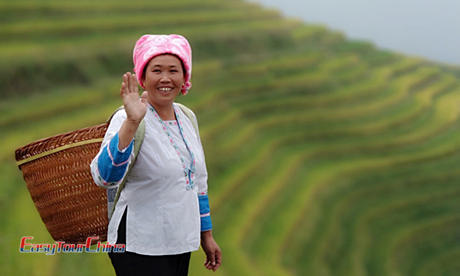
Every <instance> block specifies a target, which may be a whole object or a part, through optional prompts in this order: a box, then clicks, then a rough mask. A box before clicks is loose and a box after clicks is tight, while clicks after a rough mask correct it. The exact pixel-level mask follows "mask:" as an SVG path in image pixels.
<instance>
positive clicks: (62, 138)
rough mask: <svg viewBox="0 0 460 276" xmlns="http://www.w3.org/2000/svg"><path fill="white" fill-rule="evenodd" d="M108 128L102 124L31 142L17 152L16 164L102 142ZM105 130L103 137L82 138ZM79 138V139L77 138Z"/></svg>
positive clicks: (105, 124)
mask: <svg viewBox="0 0 460 276" xmlns="http://www.w3.org/2000/svg"><path fill="white" fill-rule="evenodd" d="M107 127H108V124H107V123H102V124H98V125H94V126H90V127H85V128H81V129H77V130H73V131H69V132H65V133H61V134H57V135H54V136H50V137H47V138H42V139H39V140H36V141H34V142H31V143H29V144H27V145H25V146H22V147H19V148H17V149H16V150H15V157H16V158H15V159H16V161H17V162H16V164H17V165H18V166H19V165H22V164H24V163H27V162H30V161H32V160H35V159H38V158H41V157H44V156H47V155H50V154H53V153H56V152H59V151H62V150H65V149H68V148H73V147H77V146H83V145H86V144H91V143H98V142H102V140H103V136H104V133H105V131H106V128H107ZM101 130H104V133H101V135H93V136H92V137H90V136H89V137H82V135H84V134H85V133H88V134H89V133H91V132H93V131H101ZM77 137H78V138H77ZM54 141H59V142H60V143H59V144H58V143H54V144H53V142H54ZM37 146H39V147H42V150H39V151H38V152H36V153H35V154H33V155H29V154H26V152H27V151H28V150H29V149H32V148H34V147H37Z"/></svg>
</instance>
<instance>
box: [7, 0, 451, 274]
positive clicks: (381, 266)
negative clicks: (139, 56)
mask: <svg viewBox="0 0 460 276" xmlns="http://www.w3.org/2000/svg"><path fill="white" fill-rule="evenodd" d="M0 12H1V14H2V15H4V16H2V18H0V22H1V23H2V24H1V26H0V37H1V38H2V41H3V43H2V45H0V50H1V51H0V95H1V96H2V101H1V102H0V111H1V113H2V116H1V118H0V133H1V134H2V135H1V137H2V139H3V143H2V144H1V145H0V165H1V166H0V181H1V182H0V183H1V185H0V207H1V210H2V211H3V212H1V213H0V219H1V221H3V223H2V224H1V226H0V233H1V235H0V237H1V238H0V245H1V250H0V256H1V257H2V258H0V268H1V270H2V272H3V273H4V274H5V275H61V274H66V275H113V270H112V268H111V265H110V261H109V259H108V258H107V256H105V255H104V254H59V255H56V256H44V255H37V254H21V253H19V252H18V247H19V240H20V238H21V236H24V235H32V236H34V238H35V240H34V241H35V242H40V243H51V242H53V241H52V239H51V237H50V236H49V234H48V233H47V230H46V229H45V227H44V225H43V223H42V222H41V219H40V217H39V215H38V213H37V212H36V210H35V208H34V206H33V203H32V201H31V199H30V196H29V194H28V192H27V189H26V188H25V184H24V181H23V180H22V177H21V175H20V172H19V171H18V170H17V168H16V166H15V164H14V160H13V152H14V149H15V148H17V147H20V146H22V145H24V144H26V143H28V142H31V141H33V140H36V139H40V138H43V137H46V136H50V135H54V134H57V133H60V132H64V131H70V130H74V129H76V128H79V127H85V126H89V125H93V124H97V123H100V122H103V121H104V120H105V119H106V118H107V116H108V115H110V114H111V112H112V111H113V110H114V109H115V108H116V107H118V106H119V105H120V104H121V101H120V99H119V96H118V92H117V91H119V83H120V77H121V75H122V73H124V72H125V71H128V70H130V68H132V64H131V60H130V57H131V51H132V47H133V44H134V42H135V40H136V39H137V38H138V37H139V36H140V35H141V34H143V33H181V34H183V35H185V36H187V37H188V38H189V40H190V42H191V44H192V48H193V49H194V71H193V74H194V76H193V88H192V90H191V93H190V94H189V95H187V96H185V97H179V98H178V101H179V102H183V103H185V104H187V105H188V106H190V107H191V108H192V109H194V111H195V112H196V114H197V115H198V119H199V123H200V132H201V136H202V141H203V144H204V147H205V152H206V157H207V165H208V171H209V193H210V198H211V209H212V213H213V216H212V217H213V224H214V235H215V238H216V240H217V241H218V242H219V244H220V246H221V247H222V249H223V252H224V265H223V266H222V268H221V269H220V270H219V271H218V272H217V273H211V272H207V271H205V269H204V268H203V266H202V263H203V261H204V254H203V252H202V251H199V252H195V253H194V254H192V260H191V267H190V275H208V274H209V275H434V274H442V275H455V274H456V272H457V271H458V269H459V267H458V264H457V262H456V260H457V259H458V257H459V256H460V242H459V241H460V236H459V233H460V232H459V229H460V216H459V214H460V212H459V211H460V186H459V185H458V183H459V180H460V174H459V173H458V170H456V167H457V164H458V163H459V161H460V154H459V152H460V142H458V141H460V131H458V129H459V126H460V121H459V118H460V114H459V109H458V104H457V103H458V102H459V100H460V81H459V79H458V76H459V73H458V72H460V69H459V68H453V67H448V66H444V65H442V64H435V63H433V62H428V61H425V60H421V59H417V58H410V57H405V56H401V55H397V54H393V53H391V52H387V51H382V50H378V49H375V48H374V47H373V46H372V45H371V44H369V43H366V42H360V41H349V40H347V39H345V38H344V37H343V35H341V34H340V33H335V32H331V31H329V30H327V29H326V28H324V27H321V26H314V25H306V24H303V23H301V22H299V21H296V20H292V19H287V18H283V17H282V16H280V14H279V13H278V12H276V11H273V10H268V9H264V8H262V7H260V6H258V5H256V4H249V3H245V2H244V1H239V0H232V1H218V0H205V1H195V0H193V1H185V0H174V1H167V2H162V3H153V2H149V1H146V0H134V1H131V2H129V3H128V2H124V1H120V0H114V1H109V0H104V1H98V2H94V1H86V0H85V1H78V2H75V1H55V0H46V1H29V0H21V1H14V2H12V1H0ZM82 264H84V265H82Z"/></svg>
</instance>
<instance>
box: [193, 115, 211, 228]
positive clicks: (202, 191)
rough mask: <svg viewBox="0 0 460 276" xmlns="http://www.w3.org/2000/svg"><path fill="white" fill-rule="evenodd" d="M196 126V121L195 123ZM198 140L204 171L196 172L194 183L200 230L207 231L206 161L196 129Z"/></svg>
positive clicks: (208, 213) (209, 213) (208, 218)
mask: <svg viewBox="0 0 460 276" xmlns="http://www.w3.org/2000/svg"><path fill="white" fill-rule="evenodd" d="M192 119H193V120H195V122H196V117H195V114H193V118H192ZM196 125H197V126H198V123H197V124H196ZM197 136H198V142H199V145H200V150H201V154H202V156H203V167H204V173H203V174H197V176H196V180H195V181H196V183H197V188H198V202H199V205H200V221H201V231H208V230H211V229H212V222H211V209H210V207H209V198H208V172H207V169H206V161H205V158H204V150H203V146H202V144H201V139H200V133H199V131H198V129H197Z"/></svg>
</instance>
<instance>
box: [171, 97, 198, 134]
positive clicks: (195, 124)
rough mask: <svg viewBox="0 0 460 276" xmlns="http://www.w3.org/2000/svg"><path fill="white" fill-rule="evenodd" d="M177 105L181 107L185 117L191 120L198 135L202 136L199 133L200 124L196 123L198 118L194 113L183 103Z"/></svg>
mask: <svg viewBox="0 0 460 276" xmlns="http://www.w3.org/2000/svg"><path fill="white" fill-rule="evenodd" d="M175 104H177V106H179V108H180V109H181V110H182V111H183V112H184V114H185V116H187V117H188V118H189V119H190V121H191V122H192V125H193V128H195V132H196V135H197V136H199V135H200V134H199V132H198V122H197V121H196V117H195V116H194V115H193V111H192V110H191V109H190V108H188V107H186V106H185V105H183V104H181V103H175Z"/></svg>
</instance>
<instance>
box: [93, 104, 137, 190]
mask: <svg viewBox="0 0 460 276" xmlns="http://www.w3.org/2000/svg"><path fill="white" fill-rule="evenodd" d="M125 119H126V112H125V111H124V110H120V111H118V112H117V113H116V114H115V115H114V116H113V118H112V120H111V121H110V125H109V127H108V129H107V132H106V133H105V136H104V140H103V141H102V144H101V149H100V150H99V152H98V154H97V155H96V157H94V159H93V160H92V162H91V165H90V167H91V174H92V177H93V180H94V182H95V183H96V185H98V186H100V187H104V188H113V187H116V186H118V185H119V184H120V183H121V182H122V180H123V178H124V177H125V175H126V172H127V169H128V166H129V164H130V162H131V160H132V159H133V155H134V152H133V146H134V139H133V141H131V143H130V144H129V145H128V147H126V148H124V149H121V150H120V149H119V148H118V131H119V130H120V128H121V125H122V124H123V122H124V120H125Z"/></svg>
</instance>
